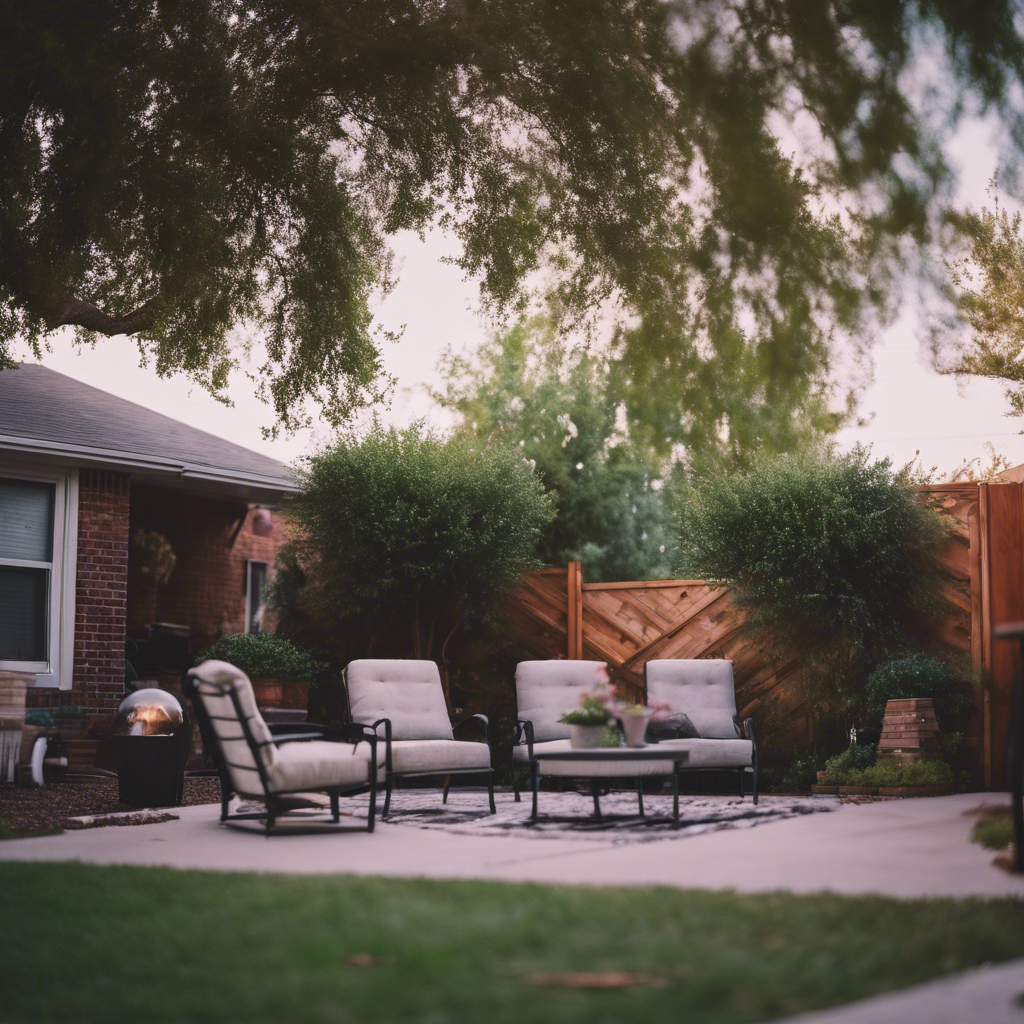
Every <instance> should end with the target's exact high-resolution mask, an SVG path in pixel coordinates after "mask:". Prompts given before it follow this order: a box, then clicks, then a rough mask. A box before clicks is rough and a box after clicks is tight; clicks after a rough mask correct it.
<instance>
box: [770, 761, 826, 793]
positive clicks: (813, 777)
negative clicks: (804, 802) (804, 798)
mask: <svg viewBox="0 0 1024 1024" xmlns="http://www.w3.org/2000/svg"><path fill="white" fill-rule="evenodd" d="M818 763H819V762H818V758H817V757H816V756H815V755H814V752H813V751H811V752H805V753H802V754H798V755H797V756H796V757H794V758H793V759H792V760H791V761H790V762H789V763H788V764H786V765H784V766H780V767H778V768H776V769H774V770H773V771H772V772H771V779H772V785H773V788H774V789H788V790H799V791H802V790H807V789H810V788H811V786H813V785H814V784H815V783H816V782H817V781H818Z"/></svg>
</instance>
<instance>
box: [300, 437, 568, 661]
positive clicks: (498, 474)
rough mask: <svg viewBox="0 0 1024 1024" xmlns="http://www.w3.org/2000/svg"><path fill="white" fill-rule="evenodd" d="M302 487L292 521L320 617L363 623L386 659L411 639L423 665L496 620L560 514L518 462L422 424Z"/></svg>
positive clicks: (309, 472) (338, 462)
mask: <svg viewBox="0 0 1024 1024" xmlns="http://www.w3.org/2000/svg"><path fill="white" fill-rule="evenodd" d="M300 481H301V484H302V492H301V494H300V495H299V496H298V497H297V498H296V499H295V500H294V502H293V503H292V505H291V506H290V509H289V512H290V515H291V517H292V519H293V521H294V523H295V524H296V525H297V527H298V531H297V533H298V535H299V540H298V542H297V553H298V560H299V563H300V565H301V568H302V571H303V572H304V573H305V577H306V589H307V591H309V593H310V596H311V598H312V599H313V604H314V607H316V609H317V610H318V612H319V614H320V615H321V616H322V617H323V618H325V620H326V621H332V622H337V621H338V620H339V619H348V618H352V617H356V618H358V619H360V620H362V621H364V622H365V623H366V625H367V628H368V630H369V631H370V634H371V638H370V647H371V649H372V650H373V653H374V654H377V655H378V656H381V655H382V654H383V653H385V652H384V651H381V646H382V645H383V646H385V647H386V648H387V651H388V653H402V652H403V651H404V649H405V648H403V646H402V644H403V642H404V643H408V641H407V640H406V638H409V639H410V640H411V641H412V643H411V647H412V653H413V656H414V657H417V658H418V657H424V656H425V657H431V656H435V654H443V649H444V641H445V639H446V637H447V636H448V635H450V633H451V631H452V630H453V629H454V628H456V627H457V625H458V623H459V622H460V621H462V619H463V618H465V617H470V618H480V617H483V616H484V615H486V614H487V613H488V612H489V611H490V610H491V609H492V608H493V607H494V606H495V604H496V603H497V601H498V600H499V598H500V597H501V595H502V594H503V593H504V592H505V591H507V590H508V589H509V588H511V587H513V586H515V585H516V584H517V583H518V582H519V579H520V576H521V575H522V573H523V571H524V570H526V569H529V568H532V567H533V566H534V565H535V564H536V559H535V551H536V547H537V543H538V540H539V539H540V535H541V531H542V529H543V528H544V526H545V525H546V523H547V522H548V520H549V519H550V518H551V516H552V514H553V511H552V502H551V499H550V498H549V497H548V496H547V495H546V494H545V493H544V488H543V486H542V484H541V482H540V480H539V479H538V478H537V477H536V476H535V475H534V473H533V471H532V470H531V468H530V466H529V464H528V463H527V462H526V461H525V460H524V459H523V458H522V457H521V456H520V455H519V454H518V453H516V452H515V451H514V450H512V449H511V448H509V447H507V446H505V445H502V444H498V443H494V442H482V441H480V440H478V439H476V438H473V437H471V436H469V435H466V434H455V435H452V436H447V437H446V436H443V435H441V434H438V433H435V432H434V431H431V430H428V429H426V428H424V427H423V426H422V424H416V425H414V426H412V427H409V428H408V429H405V430H396V429H393V428H392V429H384V428H383V427H381V426H374V427H373V428H372V429H371V430H370V431H369V433H367V434H366V435H365V436H364V437H359V436H357V435H356V434H347V435H344V436H342V437H341V438H339V439H338V440H337V441H336V442H335V443H334V444H333V445H332V446H331V447H328V448H325V449H323V450H322V451H320V452H318V453H317V454H315V455H313V456H310V457H309V458H308V460H307V461H306V464H305V467H304V468H303V469H302V470H301V471H300ZM439 625H440V626H441V628H440V629H438V628H437V627H438V626H439ZM399 632H400V635H398V633H399Z"/></svg>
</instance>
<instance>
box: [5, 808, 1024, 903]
mask: <svg viewBox="0 0 1024 1024" xmlns="http://www.w3.org/2000/svg"><path fill="white" fill-rule="evenodd" d="M501 798H502V799H503V800H504V799H508V800H510V799H511V797H510V796H508V795H506V794H501ZM401 799H402V794H401V793H399V794H397V795H396V797H395V801H396V803H397V802H398V801H400V800H401ZM438 799H440V796H438ZM479 799H481V794H478V793H474V792H467V791H461V792H457V791H455V790H453V791H452V795H451V797H450V802H451V803H452V805H453V806H454V807H456V808H457V807H458V806H459V805H460V804H461V805H464V806H466V807H467V808H470V807H474V806H475V802H476V801H478V800H479ZM723 799H725V798H723ZM771 799H772V798H771V797H766V798H765V800H771ZM823 799H828V798H823ZM1007 802H1008V797H1007V796H1005V795H1004V794H997V793H987V794H977V793H974V794H961V795H957V796H950V797H933V798H927V799H907V800H891V801H882V802H877V803H870V804H864V805H844V806H841V807H838V808H836V809H835V810H834V811H832V813H828V814H811V815H806V816H801V817H797V818H790V819H787V820H779V821H774V822H770V823H766V824H764V825H760V826H758V827H757V828H750V829H743V830H740V829H724V830H721V831H716V832H711V833H705V834H702V835H696V836H691V837H686V838H681V839H680V838H667V839H659V840H656V841H653V842H651V841H648V842H645V843H642V844H634V843H628V842H622V841H621V840H615V839H609V840H608V841H607V842H605V841H602V840H600V839H597V838H595V837H589V838H588V839H586V840H582V841H581V840H578V839H575V838H551V839H547V840H545V841H543V842H538V841H537V840H536V839H531V838H523V837H520V836H517V835H515V834H503V835H499V836H490V835H488V836H478V835H466V834H457V833H452V832H446V831H441V830H437V829H422V828H417V827H415V826H411V825H407V824H403V825H397V824H386V823H385V824H381V825H380V826H379V827H378V829H377V831H376V832H374V833H373V834H368V833H344V834H333V835H278V836H273V837H271V838H269V839H265V838H263V837H262V836H260V835H251V834H245V833H242V832H239V831H237V830H233V829H228V828H224V827H222V826H221V825H220V824H219V823H218V821H217V808H216V807H215V806H212V805H206V806H200V807H185V808H180V809H176V810H175V813H176V814H178V815H179V818H178V820H176V821H168V822H164V823H161V824H154V825H139V826H133V827H130V828H98V829H87V830H83V831H77V832H66V833H64V834H62V835H56V836H42V837H39V838H36V839H17V840H8V841H5V842H0V860H32V861H67V860H73V861H82V862H85V863H92V864H138V865H163V866H168V867H175V868H194V869H209V870H224V871H261V872H280V873H289V874H335V873H338V874H356V875H382V876H399V877H428V878H439V879H445V878H476V879H490V880H500V881H515V882H541V883H553V884H570V885H572V884H588V885H614V886H621V885H670V886H675V887H678V888H686V889H690V888H698V889H731V890H736V891H738V892H767V891H774V890H780V889H781V890H788V891H790V892H798V893H801V892H802V893H809V892H819V891H832V892H836V893H844V894H850V895H861V894H881V895H886V896H894V897H902V898H913V897H929V896H936V897H938V896H949V897H967V896H989V897H992V896H1008V895H1015V896H1020V897H1024V877H1020V876H1014V875H1010V874H1007V873H1005V872H1003V871H1001V870H999V869H998V868H996V867H994V866H993V865H992V854H991V852H990V851H987V850H984V849H982V848H981V847H979V846H976V845H974V844H972V843H971V842H970V838H969V837H970V831H971V827H972V825H973V822H974V820H975V819H974V818H973V817H970V816H967V815H966V814H965V812H968V811H969V810H970V809H972V808H975V807H977V806H978V805H979V804H981V803H988V804H1005V803H1007ZM355 804H356V802H355V801H352V802H351V803H350V804H349V807H354V806H355ZM521 806H522V808H523V817H524V819H525V818H526V816H527V815H528V813H529V805H528V804H527V803H525V802H524V803H523V804H522V805H521Z"/></svg>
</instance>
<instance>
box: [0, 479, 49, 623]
mask: <svg viewBox="0 0 1024 1024" xmlns="http://www.w3.org/2000/svg"><path fill="white" fill-rule="evenodd" d="M53 498H54V487H53V484H38V483H33V482H32V481H29V480H4V479H2V478H0V558H19V559H23V560H25V561H31V562H49V561H52V559H53ZM0 628H2V627H0Z"/></svg>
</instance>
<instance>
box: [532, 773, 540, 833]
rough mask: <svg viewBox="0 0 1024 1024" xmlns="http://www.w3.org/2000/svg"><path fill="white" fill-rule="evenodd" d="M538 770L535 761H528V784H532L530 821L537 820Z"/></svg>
mask: <svg viewBox="0 0 1024 1024" xmlns="http://www.w3.org/2000/svg"><path fill="white" fill-rule="evenodd" d="M539 774H540V773H539V772H538V770H537V762H536V761H531V762H530V784H531V785H532V786H533V812H532V813H531V814H530V821H536V820H537V783H538V781H539V780H538V776H539Z"/></svg>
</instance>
